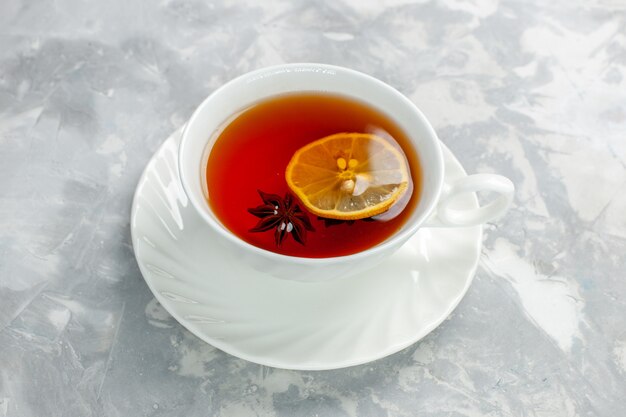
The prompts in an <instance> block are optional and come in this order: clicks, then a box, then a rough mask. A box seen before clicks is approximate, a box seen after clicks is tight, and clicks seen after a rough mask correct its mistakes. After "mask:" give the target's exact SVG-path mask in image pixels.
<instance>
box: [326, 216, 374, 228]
mask: <svg viewBox="0 0 626 417" xmlns="http://www.w3.org/2000/svg"><path fill="white" fill-rule="evenodd" d="M317 220H320V221H323V222H324V227H333V226H339V225H340V224H347V225H348V226H352V225H353V224H354V222H355V221H356V220H338V219H329V218H326V217H320V216H317ZM361 221H364V222H373V221H375V220H374V219H372V218H371V217H368V218H366V219H361Z"/></svg>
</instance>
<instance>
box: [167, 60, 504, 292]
mask: <svg viewBox="0 0 626 417" xmlns="http://www.w3.org/2000/svg"><path fill="white" fill-rule="evenodd" d="M294 92H320V93H332V94H339V95H343V96H347V97H352V98H354V99H357V100H359V101H362V102H365V103H368V104H369V105H371V106H373V107H375V108H377V109H380V110H381V111H382V112H384V113H386V114H388V115H390V116H391V117H392V118H393V119H394V121H395V122H396V123H397V124H398V125H399V126H400V127H401V128H402V129H403V130H404V132H405V133H406V134H407V136H408V137H409V138H410V140H411V143H412V145H413V147H414V148H415V150H416V153H417V155H418V158H419V160H420V164H421V167H422V171H423V173H424V175H423V181H424V183H423V186H422V195H421V197H420V200H419V202H418V204H417V205H416V207H415V208H414V209H413V213H411V215H410V217H409V219H408V220H407V221H406V223H405V224H404V226H402V228H401V229H400V230H399V231H397V232H396V233H395V234H393V235H392V236H391V237H390V238H388V239H387V240H385V241H384V242H382V243H380V244H378V245H376V246H374V247H372V248H370V249H367V250H365V251H362V252H359V253H356V254H354V255H348V256H339V257H332V258H315V259H314V258H299V257H293V256H286V255H280V254H277V253H274V252H270V251H267V250H264V249H261V248H258V247H256V246H253V245H251V244H249V243H247V242H245V241H243V240H241V239H240V238H238V237H237V236H235V235H234V234H233V233H231V232H230V231H229V230H228V229H227V228H226V227H224V226H223V225H222V223H221V222H220V220H219V218H217V217H216V216H215V214H214V213H213V212H212V211H211V208H210V206H209V204H208V201H207V194H206V193H207V192H208V191H207V189H206V184H205V172H206V164H207V160H208V155H209V153H210V150H211V147H212V146H213V143H214V141H215V139H216V138H217V136H218V133H219V132H220V131H221V130H222V129H223V128H224V127H225V126H226V125H227V124H228V123H229V121H231V120H232V118H233V117H234V115H236V114H237V113H238V112H240V111H241V110H243V109H245V108H247V107H249V106H250V105H252V104H254V103H256V102H259V101H262V100H263V99H266V98H269V97H272V96H276V95H279V94H286V93H294ZM179 167H180V168H179V169H180V177H181V181H182V184H183V187H184V189H185V192H186V193H187V195H188V197H189V201H190V202H191V204H192V206H193V207H194V209H195V210H196V211H197V212H198V214H199V215H200V216H201V218H202V219H203V220H204V221H205V222H206V223H207V224H208V225H209V226H210V227H211V228H212V229H213V230H214V231H215V232H216V236H217V237H214V238H218V239H220V241H221V242H223V243H224V244H226V245H227V246H228V247H229V250H230V251H231V253H232V254H233V255H234V256H236V258H237V259H240V260H241V261H242V262H246V263H248V264H249V265H250V266H252V267H253V268H255V269H257V270H259V271H263V272H266V273H268V274H271V275H274V276H276V277H279V278H285V279H292V280H298V281H308V282H311V281H324V280H329V279H334V278H338V277H343V276H348V275H351V274H354V273H358V272H361V271H363V270H366V269H369V268H371V267H373V266H375V265H376V264H378V263H379V262H380V261H382V260H383V259H385V258H386V257H388V256H390V255H392V254H393V253H394V252H395V251H396V250H397V249H399V248H400V247H401V246H402V245H403V244H404V243H405V242H406V241H407V240H408V239H409V238H410V237H411V236H413V235H414V234H415V233H416V232H417V230H418V229H419V228H420V227H423V226H426V227H428V226H433V225H436V226H442V225H443V226H449V227H459V226H460V227H466V226H475V225H479V224H482V223H485V222H488V221H492V220H495V219H496V218H498V217H499V216H501V215H502V214H504V212H506V210H507V209H508V207H509V205H510V203H511V201H512V199H513V192H514V187H513V183H512V182H511V181H510V180H509V179H507V178H505V177H502V176H500V175H492V174H478V175H470V176H468V177H465V178H463V179H461V180H460V181H458V182H455V183H453V184H444V161H443V155H442V150H441V146H440V143H439V139H438V138H437V135H436V134H435V131H434V130H433V128H432V127H431V125H430V123H429V122H428V120H426V117H424V115H423V114H422V112H421V111H420V110H419V109H418V108H417V107H416V106H415V104H413V103H412V102H411V101H409V100H408V99H407V98H406V97H405V96H403V95H402V94H401V93H399V92H398V91H397V90H395V89H394V88H392V87H390V86H389V85H387V84H385V83H383V82H382V81H379V80H377V79H375V78H373V77H370V76H368V75H365V74H363V73H360V72H357V71H354V70H350V69H347V68H342V67H336V66H330V65H322V64H286V65H278V66H274V67H268V68H262V69H259V70H256V71H253V72H250V73H248V74H244V75H242V76H240V77H237V78H235V79H234V80H232V81H230V82H228V83H226V84H224V85H223V86H222V87H220V88H219V89H217V90H216V91H215V92H213V94H211V95H210V96H209V97H208V98H206V99H205V100H204V101H203V102H202V104H200V106H199V107H198V108H197V109H196V111H195V112H194V114H193V115H192V116H191V119H189V122H188V123H187V125H186V126H185V128H184V130H183V135H182V139H181V144H180V148H179ZM477 191H491V192H495V193H497V194H498V196H497V198H495V199H494V200H493V201H492V202H491V203H489V204H487V205H485V206H483V207H480V208H478V209H473V210H455V209H454V208H453V207H454V204H453V201H454V199H455V198H456V197H458V196H459V195H461V194H462V193H467V192H477ZM208 238H211V237H210V236H207V239H208Z"/></svg>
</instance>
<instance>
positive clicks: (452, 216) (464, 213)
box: [426, 174, 515, 227]
mask: <svg viewBox="0 0 626 417" xmlns="http://www.w3.org/2000/svg"><path fill="white" fill-rule="evenodd" d="M478 191H492V192H495V193H497V194H499V195H498V196H497V197H496V198H495V199H494V200H493V201H491V202H489V203H488V204H486V205H484V206H482V207H478V208H475V209H469V210H463V209H455V208H453V206H452V203H453V202H454V200H455V199H456V198H457V197H459V196H460V195H462V194H464V193H475V192H478ZM514 191H515V186H514V185H513V182H512V181H511V180H510V179H508V178H506V177H503V176H501V175H495V174H474V175H469V176H467V177H464V178H461V179H459V180H457V181H455V182H453V183H452V184H446V185H444V190H443V193H442V195H441V197H440V199H439V203H438V204H437V212H436V215H435V216H434V218H431V219H430V220H429V221H428V222H427V224H426V227H429V226H447V227H450V226H452V227H463V226H477V225H479V224H483V223H487V222H491V221H493V220H496V219H497V218H499V217H500V216H502V215H503V214H504V213H506V211H507V210H508V209H509V206H510V205H511V202H512V201H513V194H514Z"/></svg>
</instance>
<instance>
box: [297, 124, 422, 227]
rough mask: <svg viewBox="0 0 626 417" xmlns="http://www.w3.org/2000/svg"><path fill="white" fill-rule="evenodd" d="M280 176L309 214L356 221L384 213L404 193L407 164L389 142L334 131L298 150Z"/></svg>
mask: <svg viewBox="0 0 626 417" xmlns="http://www.w3.org/2000/svg"><path fill="white" fill-rule="evenodd" d="M285 178H286V180H287V184H288V185H289V188H290V189H291V191H293V192H294V194H296V195H297V196H298V198H300V200H301V201H302V204H303V205H304V206H305V207H306V208H307V209H308V210H309V211H310V212H312V213H313V214H316V215H318V216H321V217H326V218H330V219H338V220H357V219H365V218H368V217H372V216H376V215H377V214H380V213H383V212H385V211H387V210H388V209H389V208H390V207H391V206H392V205H393V204H394V203H395V202H396V201H398V199H400V197H402V196H403V195H404V193H406V191H407V189H408V186H409V181H410V174H409V166H408V163H407V161H406V158H405V156H404V154H403V153H402V152H401V151H400V150H399V149H397V148H396V147H395V146H394V145H393V144H392V143H390V142H389V141H387V140H385V139H383V138H381V137H380V136H376V135H373V134H369V133H338V134H335V135H331V136H326V137H324V138H322V139H318V140H316V141H314V142H311V143H309V144H308V145H306V146H304V147H302V148H300V149H298V150H297V151H296V153H295V154H294V155H293V157H292V158H291V161H290V162H289V165H287V170H286V172H285Z"/></svg>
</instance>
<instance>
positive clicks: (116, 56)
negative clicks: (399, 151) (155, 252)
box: [0, 0, 626, 417]
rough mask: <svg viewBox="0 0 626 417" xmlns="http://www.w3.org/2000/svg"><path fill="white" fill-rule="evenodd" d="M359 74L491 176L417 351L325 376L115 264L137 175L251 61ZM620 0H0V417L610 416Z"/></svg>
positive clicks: (620, 346) (617, 397) (619, 293)
mask: <svg viewBox="0 0 626 417" xmlns="http://www.w3.org/2000/svg"><path fill="white" fill-rule="evenodd" d="M296 61H318V62H324V63H331V64H337V65H344V66H349V67H352V68H355V69H357V70H361V71H364V72H367V73H370V74H372V75H374V76H376V77H378V78H380V79H382V80H384V81H386V82H388V83H389V84H391V85H393V86H395V87H396V88H398V89H399V90H400V91H402V92H403V93H405V94H406V95H407V96H408V97H410V98H411V100H413V101H414V102H415V103H417V104H418V105H419V106H420V107H421V108H422V110H423V111H424V112H425V113H426V115H427V116H428V117H429V118H430V119H431V120H432V122H433V124H434V126H435V128H436V130H437V131H438V133H439V135H440V137H441V138H442V140H443V141H444V142H445V143H446V144H447V145H448V146H449V147H450V148H451V149H452V150H453V151H454V152H455V153H456V155H457V156H458V157H459V159H460V160H461V162H462V163H463V164H464V165H465V166H466V168H467V169H468V171H471V172H500V173H504V174H506V175H508V176H510V177H511V178H512V179H513V180H514V182H515V183H516V185H517V188H518V194H517V198H516V201H515V203H514V207H513V209H512V210H511V212H510V214H509V215H508V216H507V217H506V218H505V219H503V220H502V221H501V223H500V224H499V225H498V226H497V227H488V228H487V229H486V234H485V242H484V243H485V246H484V253H483V257H482V262H481V266H480V268H479V271H478V274H477V276H476V279H475V281H474V283H473V285H472V287H471V288H470V291H469V293H468V295H467V296H466V298H465V299H464V300H463V301H462V302H461V304H460V306H459V307H458V309H457V310H456V311H455V312H454V314H453V315H452V316H451V317H450V319H449V320H447V321H446V322H445V323H444V324H443V325H442V326H441V327H439V328H438V329H437V330H436V331H434V332H433V333H431V334H430V335H429V336H428V337H426V338H425V339H424V340H423V341H422V342H420V343H418V344H416V345H414V346H412V347H410V348H407V349H405V350H404V351H402V352H400V353H398V354H395V355H393V356H391V357H388V358H385V359H382V360H379V361H377V362H374V363H371V364H368V365H363V366H358V367H354V368H348V369H344V370H337V371H329V372H295V371H285V370H278V369H270V368H266V367H262V366H259V365H255V364H251V363H248V362H245V361H243V360H239V359H236V358H234V357H231V356H229V355H227V354H224V353H222V352H220V351H218V350H216V349H214V348H212V347H211V346H208V345H206V344H204V343H202V342H200V341H199V340H198V339H196V338H195V337H194V336H192V335H191V334H190V333H188V332H187V331H186V330H185V329H184V328H182V327H181V326H180V325H178V324H177V323H176V322H175V321H173V320H172V319H171V318H170V317H169V316H168V314H167V313H166V312H165V311H164V310H163V309H162V308H161V307H160V306H159V305H158V304H157V303H156V302H155V301H154V299H153V297H152V294H151V293H150V291H149V290H148V288H147V287H146V285H145V283H144V281H143V279H142V277H141V275H140V273H139V270H138V268H137V265H136V263H135V260H134V257H133V254H132V248H131V246H130V237H129V227H128V222H129V210H130V202H131V197H132V193H133V190H134V187H135V185H136V182H137V179H138V177H139V174H140V172H141V170H142V169H143V166H144V165H145V163H146V162H147V160H148V159H149V157H150V155H151V154H152V153H153V152H154V150H155V149H156V148H157V147H158V146H159V144H160V143H161V142H162V140H163V139H164V138H165V137H166V136H167V135H168V134H169V133H170V132H171V131H172V130H174V129H175V128H176V127H178V126H179V125H180V124H181V123H183V121H184V120H185V119H186V118H187V117H188V116H189V115H190V113H191V112H192V110H193V108H194V107H195V106H196V105H197V104H198V103H199V102H200V101H201V100H202V98H203V97H205V96H206V95H207V94H209V93H210V92H211V91H213V90H214V89H215V88H216V87H218V86H219V85H220V84H222V83H224V82H225V81H227V80H229V79H230V78H232V77H234V76H236V75H238V74H241V73H243V72H246V71H248V70H251V69H254V68H258V67H261V66H265V65H270V64H276V63H283V62H296ZM625 77H626V3H624V2H623V1H620V0H601V1H589V2H568V1H564V0H561V1H554V2H543V1H533V2H522V1H501V2H499V1H478V0H476V1H471V0H466V1H464V0H444V1H439V2H424V1H420V2H410V1H405V0H375V1H374V0H367V1H365V0H363V1H358V2H357V1H347V0H342V1H329V0H323V1H319V2H313V1H306V0H299V1H279V0H270V1H264V2H258V1H247V2H246V1H221V2H220V1H215V2H204V1H199V0H163V1H160V2H151V1H147V0H126V1H121V0H112V1H107V2H104V1H103V2H84V1H78V0H56V1H54V2H49V1H44V0H36V1H27V0H3V1H2V2H0V230H1V233H0V417H8V416H11V417H13V416H19V417H21V416H24V417H30V416H183V415H184V416H187V417H194V416H212V415H219V416H255V415H259V416H312V415H320V416H387V415H388V416H414V415H419V416H455V417H457V416H621V415H624V413H626V411H625V410H626V408H625V407H626V406H624V402H625V400H626V302H625V299H626V79H625Z"/></svg>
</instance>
